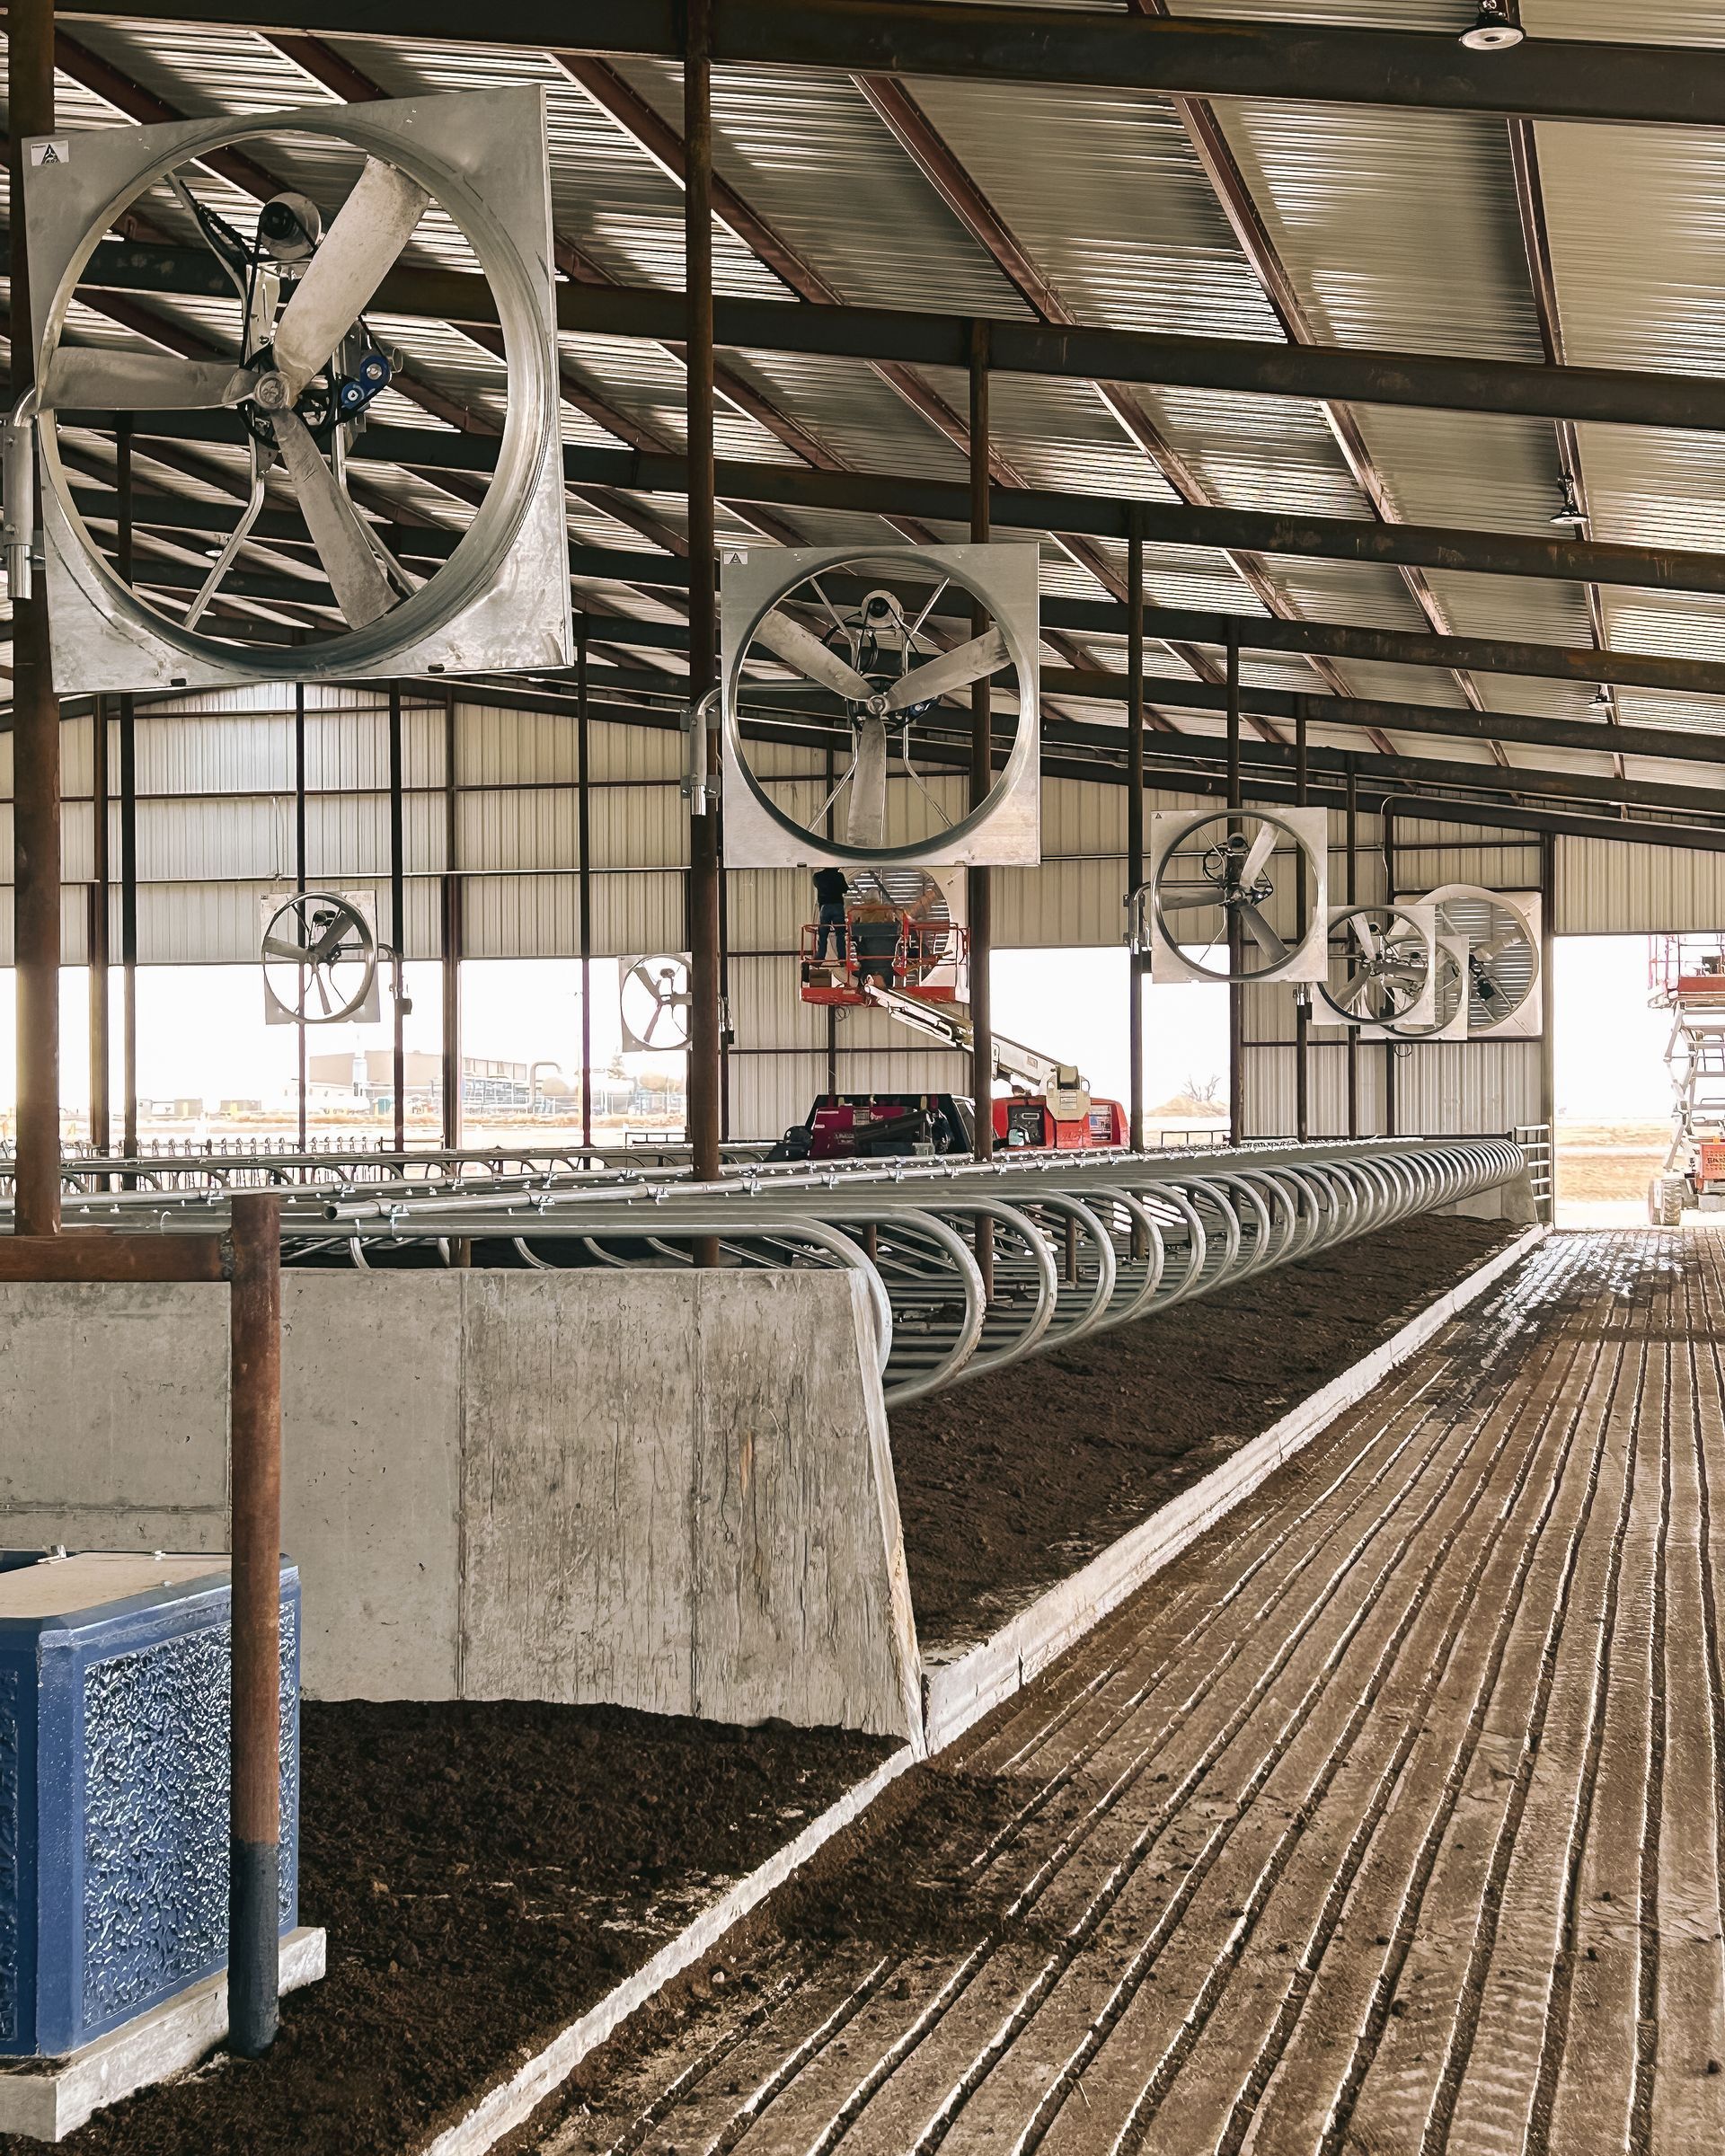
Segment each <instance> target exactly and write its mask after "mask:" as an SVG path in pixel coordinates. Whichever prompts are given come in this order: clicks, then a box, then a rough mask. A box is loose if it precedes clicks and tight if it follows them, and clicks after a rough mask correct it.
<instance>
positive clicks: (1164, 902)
mask: <svg viewBox="0 0 1725 2156" xmlns="http://www.w3.org/2000/svg"><path fill="white" fill-rule="evenodd" d="M1156 904H1157V905H1158V906H1160V907H1161V909H1162V911H1163V913H1164V914H1191V913H1196V912H1197V911H1198V909H1199V906H1220V905H1221V904H1222V894H1221V892H1220V891H1203V892H1199V893H1197V894H1195V895H1194V896H1193V897H1190V898H1158V899H1157V900H1156Z"/></svg>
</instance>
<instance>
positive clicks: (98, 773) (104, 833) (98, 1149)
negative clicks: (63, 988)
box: [90, 696, 113, 1182]
mask: <svg viewBox="0 0 1725 2156" xmlns="http://www.w3.org/2000/svg"><path fill="white" fill-rule="evenodd" d="M93 702H94V709H93V711H92V713H91V718H90V832H91V847H92V853H91V882H90V891H91V905H90V1145H91V1150H92V1151H93V1152H94V1153H97V1154H98V1155H102V1154H106V1153H108V1151H109V1150H110V1148H111V1144H112V1143H113V1118H112V1114H111V1102H110V1100H109V1088H110V1085H111V1076H112V1074H111V1068H110V1065H111V1059H112V1051H111V1046H110V1043H109V1038H108V1035H109V996H108V915H109V909H110V906H111V878H110V875H109V863H108V699H107V698H106V697H105V696H98V697H96V698H94V699H93ZM103 1180H104V1182H105V1181H106V1180H107V1179H106V1178H105V1177H104V1178H103Z"/></svg>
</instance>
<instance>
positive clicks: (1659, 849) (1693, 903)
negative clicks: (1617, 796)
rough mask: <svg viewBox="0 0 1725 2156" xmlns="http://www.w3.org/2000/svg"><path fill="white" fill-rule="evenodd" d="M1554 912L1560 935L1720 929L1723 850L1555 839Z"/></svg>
mask: <svg viewBox="0 0 1725 2156" xmlns="http://www.w3.org/2000/svg"><path fill="white" fill-rule="evenodd" d="M1555 912H1556V921H1555V923H1554V926H1555V928H1556V932H1557V933H1558V934H1559V935H1561V936H1624V935H1641V934H1643V933H1646V934H1649V935H1654V934H1658V933H1659V932H1661V931H1664V930H1669V929H1690V928H1697V929H1717V928H1725V853H1689V852H1688V851H1686V850H1685V851H1679V850H1678V849H1677V848H1676V847H1675V846H1632V845H1619V844H1617V842H1616V841H1615V840H1614V839H1600V838H1560V839H1559V840H1558V842H1557V905H1556V908H1555Z"/></svg>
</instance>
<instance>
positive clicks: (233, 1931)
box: [227, 1191, 281, 2059]
mask: <svg viewBox="0 0 1725 2156" xmlns="http://www.w3.org/2000/svg"><path fill="white" fill-rule="evenodd" d="M231 1204H232V1208H233V1209H232V1215H231V1218H232V1223H233V1224H232V1226H231V1228H230V1230H229V1233H228V1278H229V1282H230V1286H229V1296H228V1340H229V1374H228V1386H229V1404H228V1445H229V1469H228V1473H229V1484H230V1488H231V1490H232V1493H233V1497H232V1502H233V1519H234V1525H233V1566H234V1570H233V1603H232V1612H233V1642H234V1645H233V1659H234V1669H233V1683H232V1701H233V1711H232V1720H231V1724H230V1732H229V1745H230V1773H231V1784H230V1787H231V1816H230V1843H229V1851H230V1856H229V1873H228V1921H227V1997H228V2040H229V2042H230V2043H231V2044H232V2046H233V2047H234V2050H235V2051H236V2052H238V2053H239V2054H240V2056H241V2057H242V2058H248V2059H254V2058H257V2057H259V2056H260V2055H261V2054H262V2053H263V2052H266V2051H268V2049H269V2048H270V2045H271V2044H272V2043H273V2042H274V2041H275V2036H276V2027H277V2020H278V1974H279V1962H278V1947H277V1940H278V1938H279V1933H280V1918H279V1906H280V1892H281V1883H280V1860H281V1772H280V1766H279V1754H280V1742H281V1201H280V1199H279V1197H277V1196H276V1195H275V1193H274V1192H273V1191H245V1192H239V1193H236V1194H235V1195H234V1197H233V1199H232V1200H231Z"/></svg>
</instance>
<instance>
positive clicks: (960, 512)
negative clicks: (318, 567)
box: [62, 412, 1725, 593]
mask: <svg viewBox="0 0 1725 2156" xmlns="http://www.w3.org/2000/svg"><path fill="white" fill-rule="evenodd" d="M62 417H63V420H64V422H65V423H66V424H67V425H71V426H75V427H86V428H91V429H95V430H97V431H100V430H101V429H102V428H103V427H104V426H111V424H112V415H111V414H104V413H99V412H70V413H66V414H63V415H62ZM218 426H219V421H217V420H211V419H210V417H209V416H208V415H207V414H205V413H203V412H151V413H142V414H139V415H138V420H137V435H138V437H139V438H140V439H141V438H142V437H145V436H146V435H147V436H150V437H155V438H160V439H166V440H170V441H181V442H185V441H193V442H195V441H210V440H217V439H220V438H222V437H220V435H219V434H218V433H217V427H218ZM350 455H351V458H352V459H353V461H356V462H359V463H367V462H369V463H375V464H402V465H405V466H408V467H410V468H411V469H413V470H416V471H424V472H427V473H435V474H437V475H438V476H439V477H441V478H447V475H449V474H451V473H459V472H469V473H483V472H486V471H489V470H490V469H491V466H492V464H494V463H495V461H496V455H497V449H496V443H495V441H494V440H492V439H489V438H487V437H482V436H479V435H458V434H455V433H447V434H443V433H438V432H437V431H435V430H434V429H430V428H408V427H376V428H372V429H368V430H367V432H366V433H364V434H362V435H361V436H360V437H358V441H357V442H356V443H355V444H354V446H353V449H352V451H351V452H350ZM563 470H564V473H565V476H566V477H567V478H568V479H569V480H570V482H571V484H573V485H575V486H577V487H579V488H580V489H582V490H586V489H588V488H589V487H593V486H604V487H610V488H614V489H621V490H624V491H625V492H640V493H649V494H650V493H681V492H682V491H683V490H684V488H685V485H686V473H685V470H684V464H683V460H682V459H681V458H680V457H668V456H657V455H637V454H635V453H633V452H631V451H627V450H612V449H584V448H576V447H566V448H565V449H564V451H563ZM717 471H718V481H719V490H720V492H721V495H723V496H725V497H727V498H729V497H731V496H736V497H737V498H738V499H743V500H749V501H757V502H765V503H769V504H774V505H780V504H783V505H784V506H787V507H792V508H828V509H839V510H845V511H852V512H855V513H858V514H862V515H865V516H883V515H888V514H891V513H894V512H898V513H905V514H910V515H914V516H916V517H923V518H924V519H926V520H928V521H930V522H940V523H962V522H964V521H965V520H966V519H967V517H968V513H969V512H968V508H967V507H966V504H967V501H968V491H967V490H966V488H965V487H964V486H963V485H962V484H958V485H955V484H954V483H953V482H951V481H945V480H938V479H929V478H926V477H922V476H918V475H915V474H911V473H877V472H809V471H802V470H799V469H797V468H796V467H795V466H792V465H787V464H744V463H739V462H731V461H724V462H721V464H719V465H718V468H717ZM994 522H995V525H996V526H1010V527H1011V528H1013V530H1018V531H1036V532H1042V533H1051V534H1055V535H1064V536H1066V537H1073V536H1078V537H1094V538H1106V539H1114V540H1119V541H1124V540H1125V539H1127V538H1128V536H1129V535H1131V533H1132V532H1134V531H1137V533H1138V534H1139V535H1141V536H1142V537H1143V539H1144V540H1145V542H1146V544H1150V545H1167V546H1213V547H1216V548H1218V549H1226V548H1235V547H1238V548H1245V549H1247V550H1248V551H1250V552H1255V553H1272V554H1307V555H1311V556H1313V557H1314V558H1316V559H1318V560H1322V561H1367V562H1388V563H1391V564H1395V563H1399V562H1402V561H1411V562H1414V563H1417V564H1419V565H1421V566H1424V567H1429V568H1434V569H1452V570H1466V571H1469V572H1470V573H1473V574H1477V575H1481V576H1504V577H1532V578H1537V579H1547V580H1555V581H1557V582H1561V583H1585V582H1586V581H1587V580H1588V578H1593V579H1597V581H1598V582H1600V583H1602V584H1624V585H1632V586H1634V585H1640V586H1644V587H1646V588H1649V589H1652V590H1661V591H1704V592H1713V593H1716V592H1725V553H1712V552H1702V551H1700V550H1697V549H1693V548H1682V547H1664V546H1631V545H1624V544H1621V543H1609V544H1602V543H1581V542H1578V541H1574V540H1567V539H1555V538H1535V537H1530V536H1528V535H1525V534H1521V533H1515V532H1491V531H1478V530H1473V529H1470V528H1467V527H1457V526H1440V525H1415V524H1404V525H1387V526H1385V525H1375V524H1367V523H1365V522H1363V521H1362V520H1360V519H1358V518H1353V517H1300V516H1289V515H1283V514H1280V513H1277V512H1267V511H1264V510H1256V509H1194V508H1186V507H1185V505H1184V504H1182V503H1172V504H1164V503H1161V502H1147V501H1123V500H1120V499H1117V498H1113V497H1110V496H1105V495H1100V494H1071V493H1058V492H1055V491H1053V490H1044V489H1035V488H1022V489H1021V488H996V489H995V494H994ZM682 551H684V550H683V548H682V547H681V546H680V545H679V546H678V547H677V552H682Z"/></svg>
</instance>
